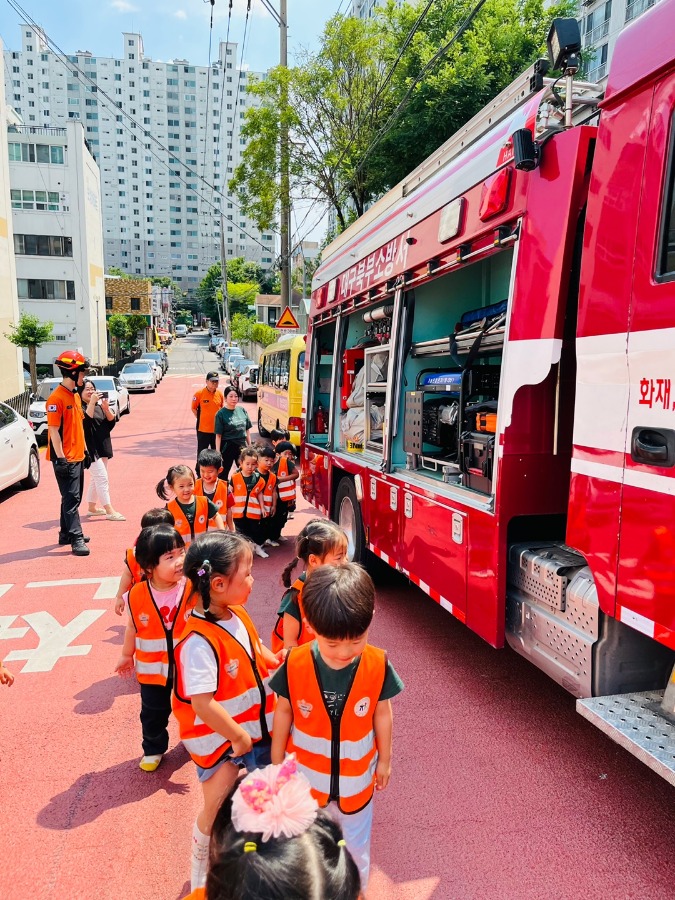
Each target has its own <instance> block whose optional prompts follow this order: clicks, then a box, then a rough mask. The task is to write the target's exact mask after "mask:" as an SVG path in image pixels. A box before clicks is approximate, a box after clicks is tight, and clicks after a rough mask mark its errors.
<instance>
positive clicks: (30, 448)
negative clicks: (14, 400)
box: [0, 403, 40, 490]
mask: <svg viewBox="0 0 675 900" xmlns="http://www.w3.org/2000/svg"><path fill="white" fill-rule="evenodd" d="M17 482H21V484H22V486H23V487H26V488H35V487H37V486H38V484H39V483H40V456H39V453H38V447H37V441H36V440H35V434H34V433H33V429H32V428H31V426H30V424H29V422H28V421H27V420H26V419H24V417H23V416H20V415H19V414H18V413H17V412H14V410H13V409H12V408H11V406H7V404H6V403H0V490H4V489H5V488H8V487H12V485H14V484H17Z"/></svg>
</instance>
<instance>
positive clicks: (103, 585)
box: [0, 576, 120, 600]
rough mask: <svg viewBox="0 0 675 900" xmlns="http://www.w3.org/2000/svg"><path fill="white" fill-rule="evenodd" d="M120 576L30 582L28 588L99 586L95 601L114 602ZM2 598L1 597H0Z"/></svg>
mask: <svg viewBox="0 0 675 900" xmlns="http://www.w3.org/2000/svg"><path fill="white" fill-rule="evenodd" d="M119 583H120V579H119V576H115V577H105V578H66V579H64V580H63V581H29V582H28V584H27V585H26V587H27V588H48V587H61V586H67V585H69V584H98V585H99V588H98V590H97V591H96V593H95V594H94V597H93V599H94V600H113V599H114V598H115V597H116V596H117V588H118V587H119ZM0 596H1V595H0Z"/></svg>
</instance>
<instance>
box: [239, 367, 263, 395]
mask: <svg viewBox="0 0 675 900" xmlns="http://www.w3.org/2000/svg"><path fill="white" fill-rule="evenodd" d="M259 369H260V367H259V366H258V365H257V364H253V365H250V366H245V367H244V371H243V372H242V373H241V375H240V376H239V385H238V388H239V393H240V395H241V397H242V399H243V400H249V399H251V398H255V397H257V396H258V371H259Z"/></svg>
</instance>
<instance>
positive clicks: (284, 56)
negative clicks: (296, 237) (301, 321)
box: [279, 0, 293, 311]
mask: <svg viewBox="0 0 675 900" xmlns="http://www.w3.org/2000/svg"><path fill="white" fill-rule="evenodd" d="M279 18H280V22H279V65H280V66H281V67H282V68H284V69H286V70H288V9H287V0H279ZM287 110H288V88H287V86H286V85H284V87H283V88H282V92H281V127H280V139H279V158H280V164H281V309H282V311H283V310H284V309H285V308H286V307H287V306H290V305H291V297H292V296H293V294H292V287H291V252H290V250H291V179H290V154H289V149H290V148H289V141H288V123H287V119H286V114H287Z"/></svg>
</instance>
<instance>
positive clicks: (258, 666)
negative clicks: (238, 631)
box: [172, 606, 276, 769]
mask: <svg viewBox="0 0 675 900" xmlns="http://www.w3.org/2000/svg"><path fill="white" fill-rule="evenodd" d="M230 611H231V612H232V614H233V615H235V616H238V617H239V618H240V619H241V621H242V622H243V623H244V625H245V626H246V631H247V632H248V636H249V639H250V641H251V648H252V650H253V656H249V654H248V652H247V651H246V650H245V649H244V647H243V646H242V645H241V644H240V643H239V641H238V640H236V638H234V637H232V635H231V634H230V633H229V631H226V630H225V629H224V628H221V627H220V625H216V624H215V623H213V622H209V621H207V620H206V619H205V618H203V617H202V616H201V615H195V614H194V613H193V615H191V616H190V619H189V621H188V623H187V627H186V629H185V630H184V632H183V640H182V641H181V643H180V644H179V645H178V646H177V647H176V658H177V660H178V662H179V663H180V654H181V649H182V647H183V645H184V643H185V640H186V638H188V637H189V636H190V635H191V634H200V635H201V636H202V637H203V638H204V639H205V640H206V641H208V643H209V645H210V647H211V649H212V650H213V653H214V656H215V657H216V662H217V664H218V685H217V687H216V691H215V694H214V699H215V700H216V702H217V703H219V704H220V705H221V706H222V707H223V709H224V710H225V711H226V712H227V713H229V714H230V715H231V716H232V718H233V719H234V721H235V722H237V723H238V724H239V725H241V727H242V728H243V729H244V730H245V731H246V732H247V733H248V734H249V735H250V736H251V740H252V741H253V743H254V744H255V743H257V742H258V741H260V740H261V739H262V738H269V736H270V734H271V733H272V719H273V718H274V707H275V705H276V697H275V695H274V693H273V692H272V691H271V689H270V687H269V684H268V682H269V672H268V669H267V663H266V662H265V659H264V657H263V655H262V644H261V643H260V638H259V637H258V632H257V631H256V630H255V625H254V624H253V622H252V621H251V619H250V617H249V615H248V613H247V612H246V611H245V610H244V608H243V607H242V606H231V607H230ZM185 694H186V692H185V686H184V680H183V673H182V669H181V666H180V664H179V665H177V666H176V681H175V684H174V696H173V700H172V706H173V711H174V715H175V716H176V719H177V720H178V726H179V728H180V737H181V740H182V741H183V744H184V745H185V749H186V750H187V751H188V753H189V754H190V756H191V757H192V759H193V760H194V761H195V762H196V763H197V765H198V766H201V767H202V768H203V769H210V768H211V767H212V766H215V765H216V763H218V762H219V761H220V760H221V759H222V758H223V757H224V756H225V754H226V753H227V751H228V750H229V749H230V747H231V743H230V741H229V740H228V739H227V738H226V737H223V735H222V734H218V732H217V731H214V730H213V728H211V727H210V725H207V724H206V723H205V722H202V721H201V719H199V718H198V717H197V716H196V714H195V711H194V710H193V708H192V704H191V703H190V700H189V699H187V698H186V695H185Z"/></svg>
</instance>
